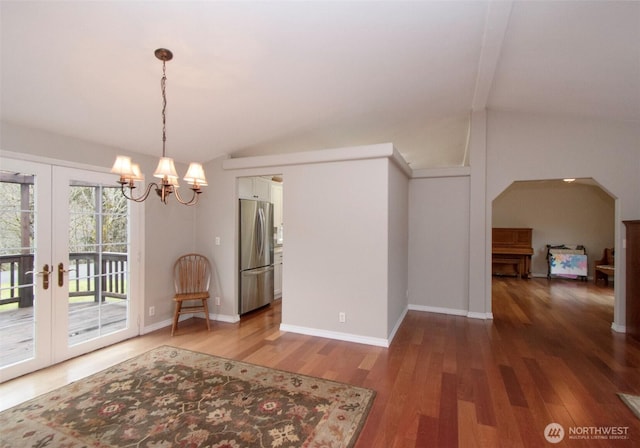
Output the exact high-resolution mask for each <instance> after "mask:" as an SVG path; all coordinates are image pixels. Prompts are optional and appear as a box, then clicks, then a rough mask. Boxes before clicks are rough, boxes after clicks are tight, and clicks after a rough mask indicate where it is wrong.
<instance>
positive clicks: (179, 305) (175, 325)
mask: <svg viewBox="0 0 640 448" xmlns="http://www.w3.org/2000/svg"><path fill="white" fill-rule="evenodd" d="M181 309H182V302H180V301H177V302H176V310H175V311H174V313H173V325H172V326H171V336H173V334H174V333H175V332H176V330H177V329H178V318H179V317H180V310H181Z"/></svg>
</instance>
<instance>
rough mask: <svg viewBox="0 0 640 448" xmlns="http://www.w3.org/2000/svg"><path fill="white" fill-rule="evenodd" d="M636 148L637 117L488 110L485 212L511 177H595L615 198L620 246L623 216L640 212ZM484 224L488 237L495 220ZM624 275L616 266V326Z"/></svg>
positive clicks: (639, 144)
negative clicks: (630, 120) (633, 119)
mask: <svg viewBox="0 0 640 448" xmlns="http://www.w3.org/2000/svg"><path fill="white" fill-rule="evenodd" d="M638 148H640V127H639V126H638V125H637V123H627V122H614V121H604V120H596V119H586V118H568V117H559V116H540V115H532V114H518V113H506V112H490V113H489V115H488V126H487V160H486V161H487V203H486V205H487V214H489V215H490V213H491V203H492V201H493V199H495V198H496V197H497V195H498V194H500V192H502V191H503V190H504V189H505V188H507V186H508V185H510V184H511V183H512V182H513V181H516V180H535V179H562V178H566V177H574V178H589V177H591V178H593V179H595V180H596V181H597V182H598V183H599V184H600V185H602V186H603V188H605V189H606V190H607V191H608V192H609V193H610V194H611V195H612V196H614V197H616V198H617V203H616V216H615V229H614V230H615V234H616V241H615V246H616V247H622V246H623V245H622V240H623V237H624V225H623V224H622V220H626V219H638V218H639V217H640V200H639V199H638V175H639V171H638V166H639V159H640V151H639V150H638ZM485 230H486V233H487V238H488V239H490V238H491V226H487V229H485ZM472 249H473V248H472ZM616 256H617V260H616V264H617V265H618V266H624V262H625V258H624V256H625V255H624V251H617V252H616ZM486 262H487V263H488V262H489V260H487V261H486ZM478 268H480V267H479V266H472V269H478ZM624 276H625V272H624V269H617V270H616V292H615V294H616V305H615V312H614V324H615V325H614V327H615V328H622V327H624V322H625V314H624V297H625V291H624V289H625V288H624V279H625V277H624Z"/></svg>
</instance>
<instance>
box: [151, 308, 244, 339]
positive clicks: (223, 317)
mask: <svg viewBox="0 0 640 448" xmlns="http://www.w3.org/2000/svg"><path fill="white" fill-rule="evenodd" d="M192 317H200V318H202V319H204V313H195V314H183V315H181V316H180V318H179V319H178V322H182V321H184V320H187V319H191V318H192ZM209 320H215V321H218V322H227V323H230V324H235V323H236V322H240V316H239V315H237V314H236V315H229V314H211V313H209ZM171 325H173V319H165V320H162V321H160V322H156V323H155V324H151V325H147V326H146V327H144V328H143V329H142V333H141V334H147V333H151V332H152V331H156V330H159V329H161V328H164V327H170V326H171Z"/></svg>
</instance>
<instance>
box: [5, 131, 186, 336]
mask: <svg viewBox="0 0 640 448" xmlns="http://www.w3.org/2000/svg"><path fill="white" fill-rule="evenodd" d="M0 135H1V136H2V137H1V140H0V149H2V150H6V151H12V152H16V153H23V154H28V155H30V156H35V157H44V158H48V159H54V160H59V161H61V162H64V163H68V164H70V165H73V164H84V165H91V166H94V167H104V169H105V170H109V169H110V168H111V165H112V164H113V161H114V160H115V157H116V155H117V154H118V153H122V152H121V151H119V150H117V149H116V148H112V147H109V146H105V145H101V144H97V143H93V142H87V141H83V140H79V139H75V138H72V137H67V136H63V135H59V134H54V133H50V132H46V131H42V130H39V129H33V128H27V127H23V126H18V125H15V124H11V123H5V122H3V123H2V128H1V133H0ZM127 155H131V156H132V157H134V158H135V159H136V161H138V162H140V166H141V169H142V171H143V172H145V173H152V172H153V170H154V169H155V164H156V163H157V158H153V157H149V156H144V155H140V154H127ZM177 168H178V170H179V171H181V172H184V171H186V167H185V166H184V165H182V164H177ZM116 180H117V177H116V175H114V184H116ZM139 205H140V204H131V206H132V207H136V206H139ZM144 207H145V228H144V235H145V244H144V247H145V254H144V255H145V272H144V276H145V278H144V291H145V292H144V297H134V298H132V299H133V300H140V301H141V302H142V304H144V307H143V306H142V304H141V305H140V308H139V309H140V310H141V311H143V314H142V318H143V320H142V321H143V322H144V326H145V327H149V326H153V325H154V324H156V323H160V322H163V321H166V320H168V319H171V317H172V315H173V301H172V300H171V298H172V297H173V280H172V274H171V271H172V268H173V262H174V261H175V259H176V258H177V257H178V256H179V255H181V254H182V253H184V251H185V250H192V249H193V248H194V241H195V240H194V228H195V227H194V226H195V214H196V211H195V209H194V207H185V206H183V205H179V204H177V203H175V201H172V200H171V199H170V204H168V205H164V204H162V203H161V202H160V201H159V200H158V199H157V197H156V196H155V194H154V193H152V195H151V196H150V198H149V199H148V200H147V201H145V205H144ZM160 223H161V224H160ZM152 305H153V306H155V309H156V312H155V316H153V317H151V316H148V313H145V312H144V311H145V310H146V309H148V307H149V306H152ZM143 308H144V310H143Z"/></svg>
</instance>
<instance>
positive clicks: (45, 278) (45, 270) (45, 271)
mask: <svg viewBox="0 0 640 448" xmlns="http://www.w3.org/2000/svg"><path fill="white" fill-rule="evenodd" d="M50 273H51V271H50V270H49V265H48V264H45V265H44V266H43V267H42V271H40V272H35V271H27V272H25V274H32V275H42V289H49V274H50Z"/></svg>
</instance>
